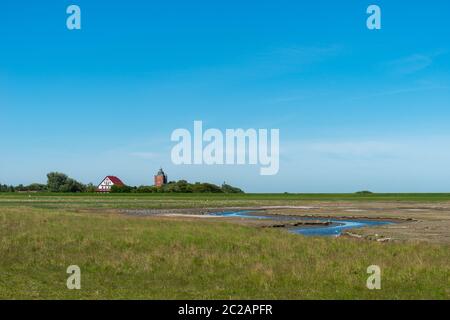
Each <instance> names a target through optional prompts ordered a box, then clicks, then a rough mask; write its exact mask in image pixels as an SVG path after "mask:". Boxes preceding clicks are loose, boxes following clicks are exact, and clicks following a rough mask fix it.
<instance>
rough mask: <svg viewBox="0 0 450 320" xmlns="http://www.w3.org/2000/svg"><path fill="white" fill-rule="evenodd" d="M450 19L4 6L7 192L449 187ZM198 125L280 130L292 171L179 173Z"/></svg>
mask: <svg viewBox="0 0 450 320" xmlns="http://www.w3.org/2000/svg"><path fill="white" fill-rule="evenodd" d="M372 3H374V4H378V5H379V6H380V7H381V9H382V30H380V31H369V30H368V29H367V28H366V17H367V15H366V8H367V6H368V5H370V4H372ZM70 4H77V5H79V6H80V7H81V10H82V30H79V31H69V30H67V28H66V17H67V14H66V12H65V11H66V8H67V6H68V5H70ZM449 16H450V2H448V1H442V0H430V1H426V2H419V1H400V0H389V1H384V0H383V1H382V0H373V1H360V0H352V1H323V0H317V1H283V0H277V1H274V0H271V1H264V0H258V1H237V0H227V1H221V0H218V1H211V0H204V1H198V0H191V1H185V0H172V1H141V0H139V1H138V0H127V1H106V0H105V1H98V0H74V1H71V2H69V1H62V0H53V1H50V0H48V1H26V2H25V1H20V0H14V1H13V0H6V1H2V2H1V3H0V39H1V41H0V136H1V140H0V182H1V183H7V184H19V183H23V184H28V183H31V182H45V181H46V178H45V174H46V173H47V172H49V171H62V172H65V173H67V174H69V175H70V176H72V177H74V178H76V179H78V180H80V181H83V182H85V183H87V182H93V183H98V182H100V180H101V179H102V178H103V177H104V176H105V175H108V174H114V175H117V176H119V177H120V178H122V179H123V180H124V181H125V182H126V183H128V184H131V185H140V184H152V183H153V180H152V179H153V174H154V173H155V172H156V170H157V169H158V168H159V166H163V167H164V168H165V170H166V171H167V172H168V174H169V179H170V180H175V179H182V178H184V179H188V180H190V181H210V182H215V183H221V182H222V181H224V180H225V181H227V182H228V183H230V184H235V185H238V186H240V187H242V188H244V189H245V190H246V191H253V192H283V191H290V192H353V191H357V190H361V189H369V190H373V191H379V192H383V191H385V192H391V191H392V192H393V191H404V192H406V191H418V192H427V191H450V169H449V167H450V125H449V121H450V40H449V39H450V25H449V23H448V17H449ZM194 120H203V121H204V125H205V126H206V127H212V128H219V129H222V130H224V129H226V128H279V129H280V135H281V163H280V171H279V174H278V175H275V176H266V177H263V176H260V175H259V167H258V166H174V165H172V164H171V161H170V149H171V147H172V146H173V143H172V142H171V141H170V134H171V132H172V131H173V130H174V129H176V128H192V125H193V121H194Z"/></svg>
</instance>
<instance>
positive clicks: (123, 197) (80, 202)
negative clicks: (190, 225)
mask: <svg viewBox="0 0 450 320" xmlns="http://www.w3.org/2000/svg"><path fill="white" fill-rule="evenodd" d="M311 201H313V202H315V201H355V202H356V201H359V202H374V201H389V202H438V201H450V193H386V194H384V193H379V194H371V195H358V194H140V193H132V194H91V193H79V194H55V193H20V194H19V193H0V206H2V205H26V206H33V207H41V208H61V207H64V208H204V207H232V206H239V207H241V206H242V207H245V206H247V207H248V206H263V205H267V206H268V205H301V204H302V203H304V202H311Z"/></svg>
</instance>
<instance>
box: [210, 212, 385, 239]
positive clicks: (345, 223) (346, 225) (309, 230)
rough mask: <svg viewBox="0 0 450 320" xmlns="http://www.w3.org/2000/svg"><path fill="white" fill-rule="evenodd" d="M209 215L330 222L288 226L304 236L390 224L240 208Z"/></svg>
mask: <svg viewBox="0 0 450 320" xmlns="http://www.w3.org/2000/svg"><path fill="white" fill-rule="evenodd" d="M211 215H215V216H220V217H237V218H246V219H270V220H274V221H289V220H297V221H298V220H314V221H325V222H330V224H328V225H317V226H314V225H305V226H301V227H292V228H289V231H290V232H293V233H297V234H302V235H305V236H336V237H337V236H339V235H340V234H341V233H342V231H343V230H349V229H354V228H362V227H371V226H381V225H386V224H392V223H393V222H391V221H383V220H368V219H336V220H334V219H332V218H320V217H317V218H316V217H295V216H268V215H267V216H265V215H259V213H258V212H256V211H249V210H241V211H228V212H217V213H211Z"/></svg>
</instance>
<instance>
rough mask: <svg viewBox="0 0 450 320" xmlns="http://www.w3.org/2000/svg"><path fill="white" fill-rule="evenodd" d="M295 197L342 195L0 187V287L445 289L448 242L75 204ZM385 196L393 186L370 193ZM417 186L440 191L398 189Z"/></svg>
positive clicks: (2, 292)
mask: <svg viewBox="0 0 450 320" xmlns="http://www.w3.org/2000/svg"><path fill="white" fill-rule="evenodd" d="M303 197H305V198H306V197H309V198H308V199H309V200H320V201H325V198H326V199H327V200H329V201H330V200H331V201H334V200H333V199H337V198H335V197H338V196H337V195H265V196H263V195H237V196H235V195H233V196H231V197H230V196H223V195H209V196H200V195H190V196H185V195H175V196H168V195H126V196H124V195H106V196H105V195H99V196H97V195H95V196H86V195H71V196H63V195H35V194H33V195H30V197H29V195H24V194H20V195H5V194H2V195H0V298H2V299H22V298H31V299H141V298H143V299H177V298H180V299H181V298H187V299H197V298H198V299H213V298H214V299H229V298H235V299H253V298H255V299H315V298H318V299H413V298H418V299H449V298H450V277H449V276H450V258H449V257H450V247H449V246H446V245H432V244H426V243H410V242H408V243H377V242H371V241H360V240H353V239H345V238H342V239H329V238H305V237H302V236H299V235H293V234H289V233H288V232H286V231H283V230H274V229H257V228H253V227H245V226H239V225H236V224H232V223H226V222H213V221H203V220H202V221H183V220H175V219H165V218H143V217H132V216H124V215H121V214H117V213H109V212H106V211H107V210H106V211H105V212H103V211H102V210H96V211H92V212H89V211H87V210H86V211H85V210H78V209H87V208H95V209H99V208H100V209H101V208H129V207H130V206H131V207H146V208H147V207H155V208H159V207H195V206H222V205H223V203H225V204H228V205H236V203H239V205H255V204H256V203H258V204H259V205H260V204H261V203H264V204H271V205H272V204H277V203H279V202H282V203H283V204H286V203H289V202H291V201H292V202H295V203H298V202H299V201H302V199H303ZM327 197H328V198H327ZM386 197H394V196H391V195H379V196H378V195H377V196H376V197H374V198H373V199H372V200H381V201H385V198H386ZM421 197H423V198H427V199H428V200H429V201H433V200H436V199H437V198H446V197H448V195H427V196H426V195H422V196H420V195H408V196H406V195H400V196H399V195H397V196H395V197H394V198H395V200H396V201H403V200H404V201H412V200H411V199H413V198H416V199H417V198H421ZM312 198H314V199H312ZM343 198H344V200H359V199H358V198H357V197H355V196H354V195H348V196H343ZM340 199H341V200H342V198H340ZM372 264H375V265H379V266H380V267H381V268H382V289H381V290H373V291H372V290H368V289H367V288H366V279H367V277H368V274H367V273H366V269H367V267H368V266H369V265H372ZM69 265H78V266H79V267H80V268H81V273H82V278H81V279H82V280H81V286H82V288H81V290H68V289H67V288H66V279H67V277H68V276H69V275H68V274H66V268H67V267H68V266H69Z"/></svg>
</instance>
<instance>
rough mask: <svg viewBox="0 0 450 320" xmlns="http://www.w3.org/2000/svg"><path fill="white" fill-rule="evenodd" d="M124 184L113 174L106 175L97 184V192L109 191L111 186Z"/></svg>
mask: <svg viewBox="0 0 450 320" xmlns="http://www.w3.org/2000/svg"><path fill="white" fill-rule="evenodd" d="M124 185H125V184H124V183H123V182H122V180H120V179H119V178H117V177H115V176H106V177H105V179H103V181H102V182H101V183H100V184H99V185H98V187H97V192H110V191H111V187H112V186H124Z"/></svg>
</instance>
